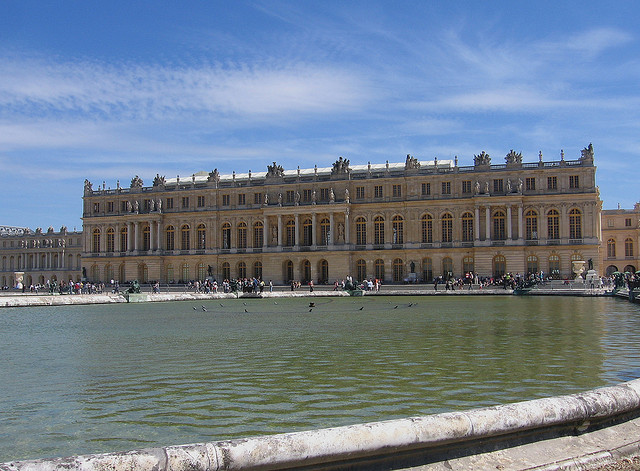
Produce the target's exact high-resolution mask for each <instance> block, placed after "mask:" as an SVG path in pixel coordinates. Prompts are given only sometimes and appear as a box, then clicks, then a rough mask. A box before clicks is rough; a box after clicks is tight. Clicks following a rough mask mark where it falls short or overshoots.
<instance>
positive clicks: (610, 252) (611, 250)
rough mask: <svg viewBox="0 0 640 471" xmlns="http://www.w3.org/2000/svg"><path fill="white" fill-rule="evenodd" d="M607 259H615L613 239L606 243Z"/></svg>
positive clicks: (614, 242)
mask: <svg viewBox="0 0 640 471" xmlns="http://www.w3.org/2000/svg"><path fill="white" fill-rule="evenodd" d="M607 258H616V241H615V240H613V239H609V240H608V241H607Z"/></svg>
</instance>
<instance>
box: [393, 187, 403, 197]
mask: <svg viewBox="0 0 640 471" xmlns="http://www.w3.org/2000/svg"><path fill="white" fill-rule="evenodd" d="M391 191H392V193H393V197H394V198H400V197H401V196H402V185H393V186H392V187H391Z"/></svg>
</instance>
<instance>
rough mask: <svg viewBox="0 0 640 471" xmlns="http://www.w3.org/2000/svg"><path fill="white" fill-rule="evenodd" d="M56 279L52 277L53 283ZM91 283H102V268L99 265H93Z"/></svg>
mask: <svg viewBox="0 0 640 471" xmlns="http://www.w3.org/2000/svg"><path fill="white" fill-rule="evenodd" d="M54 278H55V275H54V276H52V277H51V281H53V280H54ZM91 281H93V282H94V283H97V282H98V281H100V267H99V266H98V265H93V266H92V267H91Z"/></svg>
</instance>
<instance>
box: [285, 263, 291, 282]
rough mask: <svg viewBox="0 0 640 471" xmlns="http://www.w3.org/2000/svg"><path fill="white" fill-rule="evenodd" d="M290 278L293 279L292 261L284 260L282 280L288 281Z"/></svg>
mask: <svg viewBox="0 0 640 471" xmlns="http://www.w3.org/2000/svg"><path fill="white" fill-rule="evenodd" d="M291 280H293V262H292V261H291V260H287V261H286V262H284V281H285V282H287V283H288V282H290V281H291Z"/></svg>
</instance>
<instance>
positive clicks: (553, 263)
mask: <svg viewBox="0 0 640 471" xmlns="http://www.w3.org/2000/svg"><path fill="white" fill-rule="evenodd" d="M549 274H550V275H551V277H552V278H559V277H560V257H559V256H558V255H556V254H551V255H549Z"/></svg>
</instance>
